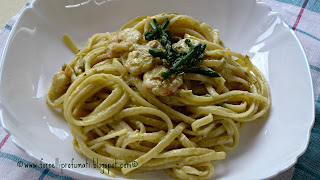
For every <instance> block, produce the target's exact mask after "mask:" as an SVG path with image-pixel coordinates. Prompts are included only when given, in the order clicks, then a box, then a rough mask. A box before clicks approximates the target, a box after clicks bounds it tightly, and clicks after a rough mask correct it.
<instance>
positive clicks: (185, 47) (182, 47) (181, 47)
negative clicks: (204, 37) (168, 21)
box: [173, 39, 200, 53]
mask: <svg viewBox="0 0 320 180" xmlns="http://www.w3.org/2000/svg"><path fill="white" fill-rule="evenodd" d="M185 40H186V39H181V40H180V41H178V42H177V43H175V44H173V47H174V48H175V49H176V50H178V51H181V52H182V51H183V52H186V53H188V52H189V46H188V45H187V44H186V43H185V42H184V41H185ZM190 41H191V44H192V45H194V46H196V45H198V44H199V43H200V41H198V40H194V39H190Z"/></svg>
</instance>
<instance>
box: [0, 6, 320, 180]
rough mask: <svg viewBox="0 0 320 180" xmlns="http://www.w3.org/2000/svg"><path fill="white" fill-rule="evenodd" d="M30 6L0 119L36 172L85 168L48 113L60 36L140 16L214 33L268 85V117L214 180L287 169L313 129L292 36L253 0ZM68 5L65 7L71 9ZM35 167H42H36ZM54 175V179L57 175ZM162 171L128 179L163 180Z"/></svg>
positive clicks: (15, 41) (82, 173) (80, 39)
mask: <svg viewBox="0 0 320 180" xmlns="http://www.w3.org/2000/svg"><path fill="white" fill-rule="evenodd" d="M79 2H80V1H78V0H75V1H66V0H55V1H52V0H36V1H35V2H34V3H32V4H31V6H30V7H28V8H26V9H25V10H24V11H23V13H22V15H21V16H20V18H19V20H18V22H17V23H16V24H15V26H14V28H13V30H12V33H11V35H10V38H9V41H8V43H7V46H6V48H5V53H4V56H3V59H2V65H1V68H2V71H1V90H0V93H1V94H0V95H1V108H2V111H1V112H2V113H1V119H2V123H3V125H4V127H5V129H6V130H7V131H8V132H10V133H11V135H12V139H13V141H14V142H15V143H16V144H17V145H18V146H19V147H21V148H22V149H24V150H25V151H26V152H27V153H28V154H29V155H31V156H32V157H34V158H36V159H38V160H39V159H41V158H43V162H47V163H55V162H56V158H59V162H60V163H71V160H72V158H74V161H73V162H75V163H78V162H85V158H84V157H83V156H80V155H79V154H78V153H76V152H75V151H74V149H73V146H72V143H71V142H72V139H73V137H72V135H71V134H70V131H69V128H68V125H67V123H66V122H65V121H64V120H63V118H62V116H61V115H60V114H59V113H57V112H56V111H53V110H52V109H50V108H49V107H48V106H47V105H46V101H45V95H46V92H47V90H48V88H49V85H50V83H51V80H52V77H53V74H54V72H56V71H58V70H59V69H60V68H61V65H62V64H63V63H67V62H70V61H71V59H72V58H73V56H74V55H73V53H72V52H71V51H70V50H69V49H68V48H67V47H66V46H65V45H64V43H63V42H62V40H61V38H60V37H61V35H62V34H64V33H67V34H68V35H70V37H71V38H72V39H73V40H74V41H75V43H77V44H79V45H82V44H84V43H86V41H87V39H88V38H89V37H91V36H92V35H93V34H95V33H99V32H107V31H117V30H119V28H120V27H121V26H122V24H124V23H125V22H126V21H128V20H129V19H131V18H133V17H136V16H140V15H147V14H148V15H154V14H159V13H162V12H178V13H180V14H186V15H189V16H192V17H194V18H195V19H198V20H200V21H203V22H206V23H208V24H209V25H211V26H212V27H213V28H216V29H219V30H220V33H221V38H222V40H224V42H225V44H226V46H227V47H230V48H231V49H232V50H234V51H238V52H241V53H243V54H248V55H249V56H250V57H251V60H252V61H253V63H254V64H255V65H256V66H257V67H258V68H259V69H260V70H261V72H262V73H263V74H264V75H265V77H266V78H267V80H268V82H269V84H270V88H271V96H272V107H271V112H270V116H269V117H268V118H266V119H260V120H257V121H254V122H250V123H247V124H246V125H245V127H244V128H243V130H242V131H241V134H240V144H239V146H238V148H237V149H236V150H235V151H233V152H230V153H228V154H227V158H226V159H225V160H223V161H218V162H215V167H216V168H215V169H216V173H215V175H214V178H216V179H221V180H222V179H225V180H226V179H228V180H230V179H246V180H249V179H263V178H268V177H272V176H275V175H276V174H278V173H279V172H281V171H284V170H286V169H288V168H289V167H290V166H292V165H293V164H294V163H295V162H296V161H297V158H298V157H299V156H300V155H302V153H303V152H304V151H305V150H306V147H307V145H308V141H309V136H310V130H311V128H312V124H313V121H314V97H313V90H312V82H311V76H310V72H309V66H308V62H307V59H306V56H305V54H304V51H303V49H302V47H301V44H300V43H299V41H298V39H297V37H296V36H295V34H294V33H293V31H292V30H290V29H289V28H288V26H287V25H286V24H285V23H284V22H283V21H282V19H281V17H279V15H278V14H277V13H274V12H271V9H270V8H269V7H268V6H267V5H265V4H263V3H257V2H256V1H255V0H244V1H237V0H231V1H222V0H212V1H210V0H206V1H204V0H203V1H193V0H161V1H150V0H148V1H147V0H118V1H106V2H104V1H103V0H100V1H98V2H95V1H90V0H89V1H88V2H85V3H82V4H79ZM70 5H71V6H70ZM39 162H40V161H39ZM55 170H57V171H60V169H55ZM63 174H64V175H69V176H71V177H75V178H81V179H87V178H89V177H95V178H107V177H106V176H104V175H102V174H100V173H99V170H97V169H88V168H83V169H79V168H77V169H64V170H63ZM167 177H168V176H167V175H166V174H165V172H164V171H155V172H148V173H145V174H140V175H136V176H133V178H138V179H149V178H153V179H164V178H167Z"/></svg>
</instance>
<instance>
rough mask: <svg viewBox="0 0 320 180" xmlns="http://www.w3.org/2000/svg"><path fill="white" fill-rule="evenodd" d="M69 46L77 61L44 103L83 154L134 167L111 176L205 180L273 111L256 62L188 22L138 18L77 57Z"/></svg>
mask: <svg viewBox="0 0 320 180" xmlns="http://www.w3.org/2000/svg"><path fill="white" fill-rule="evenodd" d="M152 22H154V23H152ZM157 23H159V26H157V27H156V25H157ZM160 24H161V28H162V29H160V28H159V27H160ZM151 29H153V31H151ZM152 33H154V34H152ZM155 33H160V35H162V36H163V33H167V36H165V38H167V39H168V38H171V39H172V42H171V41H170V42H169V41H168V43H167V44H166V45H164V44H165V43H166V42H164V40H163V39H161V38H160V37H157V36H156V35H155ZM161 33H162V34H161ZM147 36H149V37H152V36H154V37H155V38H154V39H150V38H149V37H148V38H146V37H147ZM157 38H158V39H157ZM147 39H148V40H147ZM64 40H65V41H66V42H67V43H69V44H71V48H72V50H73V51H74V52H76V56H75V58H74V59H73V60H72V61H71V62H70V63H69V64H67V65H64V66H63V67H62V70H60V71H59V72H57V73H56V74H55V75H54V77H53V81H52V85H51V87H50V89H49V91H48V94H47V103H48V105H49V106H50V107H52V108H62V109H63V111H62V112H63V116H64V118H65V119H66V121H67V122H68V124H69V127H70V130H71V132H72V134H73V136H74V142H73V145H74V147H75V149H76V150H77V152H79V153H81V154H84V155H85V156H87V157H89V158H98V159H99V162H101V163H113V161H114V159H117V162H119V163H131V162H135V163H137V166H135V167H133V166H132V167H129V168H122V169H121V168H115V169H113V170H114V171H119V172H121V173H123V174H125V175H127V174H130V173H135V172H136V173H137V172H144V171H150V170H158V169H164V170H165V171H166V172H167V173H168V174H169V175H171V176H173V177H175V178H179V179H208V178H210V177H212V176H213V174H214V167H213V165H212V161H218V160H222V159H224V158H225V156H226V152H227V151H231V150H233V149H234V148H236V146H237V144H238V142H239V129H240V128H241V127H242V126H243V124H244V123H245V122H248V121H253V120H256V119H258V118H260V117H263V116H265V115H266V114H267V112H268V110H269V108H270V104H271V101H270V93H269V87H268V84H267V82H266V80H265V78H264V77H263V76H262V74H261V73H260V72H259V70H258V69H257V68H256V67H255V66H254V65H253V64H252V63H251V61H250V60H249V57H248V56H243V55H241V54H239V53H236V52H233V51H231V50H230V49H229V48H227V47H225V45H224V43H223V42H222V41H221V39H220V37H219V31H218V30H212V29H211V27H210V26H209V25H208V24H205V23H201V22H199V21H197V20H195V19H193V18H191V17H189V16H185V15H179V14H173V13H172V14H159V15H156V16H141V17H137V18H134V19H132V20H131V21H129V22H128V23H126V24H125V25H124V26H123V27H122V28H121V30H120V31H119V32H111V33H109V32H107V33H99V34H95V35H93V36H92V37H91V38H90V39H89V40H88V42H87V44H86V45H85V46H84V47H83V48H82V49H80V50H78V48H77V47H76V46H75V45H74V44H73V43H72V42H71V40H70V39H69V38H68V37H66V36H64ZM165 40H166V39H165ZM201 48H202V49H201ZM150 49H151V50H150ZM170 50H172V52H169V51H170ZM196 50H197V51H198V52H199V53H198V54H197V53H196ZM201 50H202V52H203V54H201V53H200V52H201ZM152 51H153V53H152ZM170 53H171V55H172V53H176V56H177V57H175V56H174V55H173V56H170ZM192 53H193V54H195V57H196V58H195V59H194V60H191V59H190V57H189V56H191V55H190V54H192ZM165 56H166V57H167V59H166V57H165ZM179 56H180V57H179ZM170 57H174V58H173V59H171V61H172V60H174V62H172V64H171V65H170V62H169V60H170ZM175 58H176V59H175ZM183 58H185V61H186V62H181V63H180V62H179V63H180V64H179V63H178V60H181V59H183ZM188 58H189V59H188ZM197 58H198V59H197ZM177 59H178V60H177ZM196 61H197V62H196ZM188 62H189V63H190V64H193V66H186V64H187V63H188ZM183 63H184V64H183ZM174 66H176V68H177V69H176V70H175V69H173V68H172V67H174ZM179 68H180V69H179ZM166 73H167V74H166ZM169 73H171V74H169ZM214 73H216V74H214ZM163 74H166V77H165V76H163ZM109 175H110V176H114V175H115V174H114V173H113V172H112V173H109Z"/></svg>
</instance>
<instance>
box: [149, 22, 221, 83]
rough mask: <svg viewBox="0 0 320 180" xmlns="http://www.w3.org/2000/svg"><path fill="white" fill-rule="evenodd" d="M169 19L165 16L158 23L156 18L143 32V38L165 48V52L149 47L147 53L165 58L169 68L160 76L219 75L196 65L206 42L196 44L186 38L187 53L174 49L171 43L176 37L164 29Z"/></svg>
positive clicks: (201, 56) (202, 56)
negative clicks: (157, 42) (160, 22)
mask: <svg viewBox="0 0 320 180" xmlns="http://www.w3.org/2000/svg"><path fill="white" fill-rule="evenodd" d="M169 23H170V21H169V19H168V18H167V19H166V20H165V21H164V22H163V23H162V25H159V23H158V22H157V20H156V19H153V22H150V26H151V29H150V30H149V31H147V32H145V34H144V38H145V39H146V40H148V41H150V40H158V41H159V42H160V44H161V45H162V46H163V47H164V48H165V50H166V51H165V52H164V51H162V50H160V49H158V48H151V49H149V53H150V54H151V55H152V56H153V57H159V58H161V59H165V60H166V62H165V66H167V68H169V70H168V71H166V72H163V73H162V74H161V76H162V77H163V78H168V77H169V76H170V75H171V74H180V73H183V72H184V73H196V74H202V75H205V76H210V77H220V75H219V74H218V73H216V72H215V71H213V70H212V69H210V68H205V69H204V68H201V67H199V66H197V64H198V63H199V62H201V61H202V60H203V58H204V51H205V49H206V47H207V45H206V44H202V43H199V44H198V45H197V46H194V45H192V44H191V40H190V39H186V40H185V43H186V44H187V45H188V46H189V53H186V52H179V51H178V50H176V49H175V48H174V47H173V46H172V43H174V42H177V41H178V38H177V37H175V36H174V35H173V33H172V32H171V31H170V30H169V29H166V28H167V26H168V25H169Z"/></svg>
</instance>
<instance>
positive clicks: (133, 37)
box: [106, 28, 142, 58]
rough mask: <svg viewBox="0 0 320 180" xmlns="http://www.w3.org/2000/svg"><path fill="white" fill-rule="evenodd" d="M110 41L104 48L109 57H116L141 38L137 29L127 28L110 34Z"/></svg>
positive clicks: (128, 49)
mask: <svg viewBox="0 0 320 180" xmlns="http://www.w3.org/2000/svg"><path fill="white" fill-rule="evenodd" d="M110 36H111V37H110V41H109V42H108V46H107V49H106V51H107V52H106V53H107V54H108V56H109V58H115V57H118V56H119V55H120V54H121V53H124V52H126V51H130V48H131V47H132V46H133V45H134V44H136V43H138V42H139V41H141V40H142V35H141V33H140V32H139V31H137V30H135V29H132V28H127V29H124V30H123V31H120V32H119V33H114V34H112V35H110Z"/></svg>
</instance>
